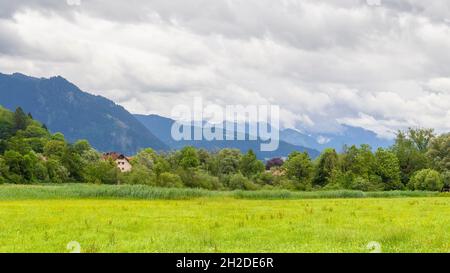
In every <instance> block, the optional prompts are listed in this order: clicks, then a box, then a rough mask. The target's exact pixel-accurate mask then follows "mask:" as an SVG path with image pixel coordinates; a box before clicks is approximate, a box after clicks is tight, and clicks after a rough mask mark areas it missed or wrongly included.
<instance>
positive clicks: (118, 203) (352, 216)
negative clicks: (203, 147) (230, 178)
mask: <svg viewBox="0 0 450 273" xmlns="http://www.w3.org/2000/svg"><path fill="white" fill-rule="evenodd" d="M70 241H77V242H79V243H80V245H81V251H82V252H369V250H368V249H367V247H366V246H367V244H368V243H369V242H371V241H376V242H379V243H380V244H381V246H382V251H383V252H449V251H450V198H445V197H423V198H376V199H372V198H365V199H314V200H312V199H309V200H243V199H236V198H231V197H222V196H219V197H201V198H194V199H190V200H130V199H127V200H124V199H107V200H105V199H103V200H101V199H34V200H33V199H28V200H2V201H0V252H68V250H67V249H66V246H67V244H68V243H69V242H70Z"/></svg>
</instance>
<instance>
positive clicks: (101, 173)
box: [85, 160, 119, 184]
mask: <svg viewBox="0 0 450 273" xmlns="http://www.w3.org/2000/svg"><path fill="white" fill-rule="evenodd" d="M118 176H119V169H118V168H117V166H116V164H115V163H114V162H113V161H111V160H104V161H103V160H102V161H97V162H94V163H92V164H89V165H88V166H87V167H86V170H85V180H86V181H87V182H88V183H94V184H118V181H119V179H118Z"/></svg>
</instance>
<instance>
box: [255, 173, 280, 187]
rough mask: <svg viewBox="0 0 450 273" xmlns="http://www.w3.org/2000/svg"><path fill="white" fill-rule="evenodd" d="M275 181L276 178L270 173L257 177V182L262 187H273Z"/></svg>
mask: <svg viewBox="0 0 450 273" xmlns="http://www.w3.org/2000/svg"><path fill="white" fill-rule="evenodd" d="M275 180H276V178H275V176H274V175H273V174H272V173H270V172H262V173H260V174H258V175H257V176H256V177H255V182H256V183H257V184H258V185H261V186H264V185H273V184H274V182H275Z"/></svg>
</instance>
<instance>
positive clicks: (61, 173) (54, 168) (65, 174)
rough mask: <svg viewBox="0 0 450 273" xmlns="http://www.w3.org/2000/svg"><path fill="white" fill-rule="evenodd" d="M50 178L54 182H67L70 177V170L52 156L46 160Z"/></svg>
mask: <svg viewBox="0 0 450 273" xmlns="http://www.w3.org/2000/svg"><path fill="white" fill-rule="evenodd" d="M45 167H46V168H47V173H48V178H49V180H50V182H52V183H65V182H67V181H68V179H69V171H68V170H67V169H66V167H64V166H63V165H62V164H61V163H60V162H59V161H58V160H55V159H52V158H50V159H49V160H47V162H45Z"/></svg>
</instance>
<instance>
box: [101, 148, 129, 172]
mask: <svg viewBox="0 0 450 273" xmlns="http://www.w3.org/2000/svg"><path fill="white" fill-rule="evenodd" d="M103 159H104V160H108V159H111V160H113V161H114V162H116V164H117V168H119V169H120V171H121V172H123V173H125V172H129V171H131V169H132V168H133V166H132V165H131V163H130V159H131V158H129V157H127V156H125V155H123V154H119V153H116V152H109V153H104V154H103Z"/></svg>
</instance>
